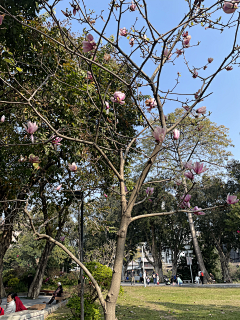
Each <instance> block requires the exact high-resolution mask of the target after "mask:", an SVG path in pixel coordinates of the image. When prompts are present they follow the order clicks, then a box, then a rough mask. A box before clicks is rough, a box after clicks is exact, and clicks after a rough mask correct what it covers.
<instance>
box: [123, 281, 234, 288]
mask: <svg viewBox="0 0 240 320" xmlns="http://www.w3.org/2000/svg"><path fill="white" fill-rule="evenodd" d="M121 285H122V286H123V287H131V282H121ZM132 286H136V287H143V286H144V284H143V283H135V284H133V285H132ZM163 286H166V285H165V283H160V284H159V285H154V284H153V283H150V284H149V285H147V287H163ZM170 286H171V287H172V286H173V285H170ZM174 287H178V286H177V285H175V286H174ZM181 287H187V288H189V287H191V288H240V283H215V284H204V285H202V284H195V283H194V284H192V283H189V284H186V283H184V284H183V285H182V286H181Z"/></svg>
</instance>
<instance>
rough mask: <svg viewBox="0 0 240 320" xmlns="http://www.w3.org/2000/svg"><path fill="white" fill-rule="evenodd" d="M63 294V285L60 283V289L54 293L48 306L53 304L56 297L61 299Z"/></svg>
mask: <svg viewBox="0 0 240 320" xmlns="http://www.w3.org/2000/svg"><path fill="white" fill-rule="evenodd" d="M62 293H63V288H62V284H61V282H58V287H57V289H56V290H55V291H54V293H53V295H52V298H51V299H50V300H49V302H48V303H47V304H51V303H52V302H53V301H54V300H55V297H61V296H62Z"/></svg>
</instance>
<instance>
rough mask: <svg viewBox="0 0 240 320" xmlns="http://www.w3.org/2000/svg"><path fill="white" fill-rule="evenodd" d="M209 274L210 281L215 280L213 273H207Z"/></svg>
mask: <svg viewBox="0 0 240 320" xmlns="http://www.w3.org/2000/svg"><path fill="white" fill-rule="evenodd" d="M209 275H210V278H211V279H212V282H215V279H214V275H213V274H212V273H209Z"/></svg>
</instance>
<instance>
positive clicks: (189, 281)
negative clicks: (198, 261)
mask: <svg viewBox="0 0 240 320" xmlns="http://www.w3.org/2000/svg"><path fill="white" fill-rule="evenodd" d="M191 282H192V281H191V280H183V283H191Z"/></svg>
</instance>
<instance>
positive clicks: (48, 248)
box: [28, 242, 54, 299]
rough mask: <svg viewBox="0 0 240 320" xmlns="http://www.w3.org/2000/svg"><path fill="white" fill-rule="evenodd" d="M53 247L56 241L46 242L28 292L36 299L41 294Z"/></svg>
mask: <svg viewBox="0 0 240 320" xmlns="http://www.w3.org/2000/svg"><path fill="white" fill-rule="evenodd" d="M53 248H54V243H51V242H47V243H46V245H45V248H44V250H43V252H42V255H41V258H40V261H39V264H38V267H37V271H36V274H35V277H34V279H33V282H32V284H31V286H30V288H29V292H28V297H29V298H32V299H36V298H37V297H38V296H39V293H40V290H41V287H42V282H43V277H44V273H45V270H46V267H47V262H48V259H49V255H50V254H51V252H52V250H53Z"/></svg>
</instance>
